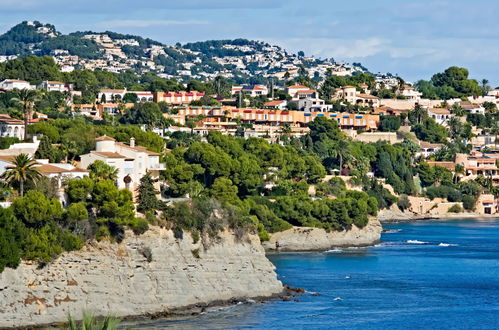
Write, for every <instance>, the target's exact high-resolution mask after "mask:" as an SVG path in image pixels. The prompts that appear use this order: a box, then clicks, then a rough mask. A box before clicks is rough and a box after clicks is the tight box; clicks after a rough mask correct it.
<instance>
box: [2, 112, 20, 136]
mask: <svg viewBox="0 0 499 330" xmlns="http://www.w3.org/2000/svg"><path fill="white" fill-rule="evenodd" d="M0 136H1V137H16V138H18V139H19V140H23V139H24V122H23V121H22V120H19V119H16V118H12V117H11V116H9V115H7V114H0Z"/></svg>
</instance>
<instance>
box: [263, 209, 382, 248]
mask: <svg viewBox="0 0 499 330" xmlns="http://www.w3.org/2000/svg"><path fill="white" fill-rule="evenodd" d="M381 231H382V226H381V223H380V221H379V220H378V219H377V218H375V217H373V218H370V219H369V223H368V224H367V225H366V226H365V227H364V228H358V227H356V226H355V225H352V228H351V229H350V230H343V231H331V232H326V231H325V230H324V229H322V228H312V227H293V228H290V229H288V230H285V231H282V232H277V233H273V234H271V235H270V240H269V241H266V242H263V243H262V245H263V246H264V248H265V250H266V251H267V252H306V251H326V250H329V249H332V248H335V247H354V246H369V245H374V244H376V243H378V242H379V240H380V237H381Z"/></svg>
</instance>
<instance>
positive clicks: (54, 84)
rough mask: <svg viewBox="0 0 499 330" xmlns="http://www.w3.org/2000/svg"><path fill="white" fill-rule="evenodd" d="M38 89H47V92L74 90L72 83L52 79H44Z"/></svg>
mask: <svg viewBox="0 0 499 330" xmlns="http://www.w3.org/2000/svg"><path fill="white" fill-rule="evenodd" d="M37 88H38V89H43V90H46V91H47V92H61V93H64V92H69V91H71V90H72V86H71V85H70V84H65V83H63V82H60V81H50V80H45V81H42V83H41V84H39V85H38V86H37Z"/></svg>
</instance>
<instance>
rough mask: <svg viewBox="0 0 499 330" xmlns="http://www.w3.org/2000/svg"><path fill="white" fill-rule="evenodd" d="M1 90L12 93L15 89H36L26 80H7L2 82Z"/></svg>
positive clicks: (0, 83) (0, 84)
mask: <svg viewBox="0 0 499 330" xmlns="http://www.w3.org/2000/svg"><path fill="white" fill-rule="evenodd" d="M0 88H2V89H5V90H8V91H10V90H13V89H35V86H33V85H30V83H29V82H27V81H24V80H19V79H5V80H4V81H2V82H0Z"/></svg>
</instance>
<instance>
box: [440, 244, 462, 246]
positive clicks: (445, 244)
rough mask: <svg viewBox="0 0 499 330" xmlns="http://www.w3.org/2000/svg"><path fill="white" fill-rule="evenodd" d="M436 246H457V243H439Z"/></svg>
mask: <svg viewBox="0 0 499 330" xmlns="http://www.w3.org/2000/svg"><path fill="white" fill-rule="evenodd" d="M438 246H457V244H450V243H440V244H438Z"/></svg>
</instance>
